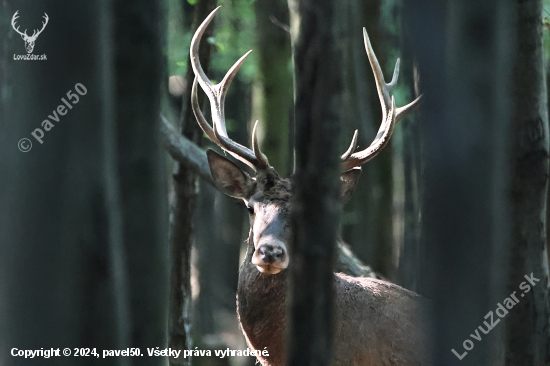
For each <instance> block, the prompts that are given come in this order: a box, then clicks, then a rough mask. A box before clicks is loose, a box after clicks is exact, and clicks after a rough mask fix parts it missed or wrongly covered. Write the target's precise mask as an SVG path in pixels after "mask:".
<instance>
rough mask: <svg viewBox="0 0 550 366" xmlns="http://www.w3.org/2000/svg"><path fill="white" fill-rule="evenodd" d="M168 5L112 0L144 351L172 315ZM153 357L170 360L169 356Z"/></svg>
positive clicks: (134, 327)
mask: <svg viewBox="0 0 550 366" xmlns="http://www.w3.org/2000/svg"><path fill="white" fill-rule="evenodd" d="M162 11H163V7H162V5H161V1H159V0H139V1H133V2H113V14H114V16H113V21H114V25H113V27H114V35H113V38H112V39H113V54H114V72H115V75H114V81H115V85H116V89H115V93H114V96H115V114H114V115H115V117H116V144H117V146H116V152H117V155H118V161H117V162H116V163H117V164H118V179H119V182H118V184H119V190H120V206H121V215H122V218H121V222H122V231H123V237H122V239H123V245H124V250H125V251H126V253H127V258H128V261H127V263H128V279H129V280H128V283H129V292H130V299H129V303H130V307H131V328H130V345H131V347H140V348H141V349H142V350H145V348H146V347H156V346H157V345H164V344H166V317H167V315H168V307H167V300H168V286H167V284H168V265H167V263H166V258H167V255H168V251H167V240H166V232H167V225H166V222H167V217H166V216H167V215H165V212H166V211H167V207H166V206H165V205H164V204H163V203H164V202H165V200H166V192H165V190H164V189H163V188H164V186H165V183H164V181H163V179H161V177H163V176H164V169H163V164H162V161H163V160H162V158H161V155H160V151H161V150H160V149H159V145H160V139H159V133H158V131H159V113H160V99H161V81H162V80H165V78H166V75H165V72H164V58H163V56H162V52H163V49H164V47H163V46H164V32H163V30H164V26H163V24H164V17H163V14H162ZM132 361H133V364H134V365H137V364H151V361H152V360H150V359H147V358H145V357H135V358H134V359H133V360H132ZM153 362H154V363H156V364H164V360H163V359H157V360H156V361H153Z"/></svg>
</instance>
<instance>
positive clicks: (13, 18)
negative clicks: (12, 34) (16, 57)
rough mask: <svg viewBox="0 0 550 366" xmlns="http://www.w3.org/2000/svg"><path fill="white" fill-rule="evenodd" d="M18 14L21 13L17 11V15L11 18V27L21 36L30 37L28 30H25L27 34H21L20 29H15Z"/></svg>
mask: <svg viewBox="0 0 550 366" xmlns="http://www.w3.org/2000/svg"><path fill="white" fill-rule="evenodd" d="M17 13H19V10H17V11H16V12H15V14H13V17H12V18H11V27H12V28H13V30H14V31H16V32H17V33H19V34H20V35H21V36H25V37H28V35H27V30H26V29H25V32H21V31H19V27H17V28H16V27H15V20H16V19H17V18H19V15H18V14H17Z"/></svg>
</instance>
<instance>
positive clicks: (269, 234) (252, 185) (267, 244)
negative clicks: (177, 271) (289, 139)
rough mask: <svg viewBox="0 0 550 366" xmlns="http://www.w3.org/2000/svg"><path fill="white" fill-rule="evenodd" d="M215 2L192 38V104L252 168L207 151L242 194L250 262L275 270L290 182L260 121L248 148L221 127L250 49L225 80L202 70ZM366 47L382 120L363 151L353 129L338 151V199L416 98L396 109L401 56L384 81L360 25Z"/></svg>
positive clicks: (229, 185) (227, 187) (222, 183)
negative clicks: (272, 159)
mask: <svg viewBox="0 0 550 366" xmlns="http://www.w3.org/2000/svg"><path fill="white" fill-rule="evenodd" d="M218 9H219V7H218V8H216V9H215V10H214V11H212V12H211V13H210V15H209V16H208V17H207V18H206V19H205V20H204V21H203V23H202V24H201V25H200V27H199V28H198V29H197V31H196V33H195V35H194V36H193V39H192V40H191V50H190V56H191V65H192V67H193V71H194V72H195V80H194V82H193V88H192V92H191V105H192V108H193V112H194V114H195V117H196V118H197V121H198V123H199V125H200V127H201V128H202V130H203V131H204V133H206V135H207V136H208V137H209V138H210V139H211V140H212V141H214V143H216V144H217V145H218V146H219V147H221V148H222V149H223V150H225V151H226V152H228V153H229V154H230V155H232V156H233V157H234V158H236V159H237V160H240V161H241V162H243V163H244V164H246V165H248V166H249V167H250V168H252V169H253V170H254V171H255V176H254V177H252V176H250V175H249V174H248V173H246V172H245V171H243V170H242V169H241V168H239V167H238V166H237V165H236V164H235V163H233V162H232V161H230V160H229V159H227V158H225V157H223V156H221V155H219V154H218V153H216V152H214V151H213V150H209V151H208V152H207V156H208V163H209V165H210V170H211V173H212V178H213V180H214V182H215V184H216V185H217V186H218V188H219V189H220V190H221V191H222V192H223V193H225V194H227V195H229V196H231V197H234V198H238V199H241V200H242V201H243V202H244V204H245V205H246V207H247V209H248V212H249V213H250V230H251V235H250V238H249V240H251V241H252V242H253V243H249V245H250V244H253V249H254V252H253V254H252V258H251V261H252V263H253V264H254V265H255V266H256V267H257V269H258V270H259V271H260V272H262V273H265V274H277V273H279V272H280V271H282V270H283V269H285V268H287V266H288V264H289V258H288V248H287V243H288V240H289V234H290V233H289V227H290V222H289V221H290V220H289V213H290V204H291V183H290V181H289V180H288V179H284V178H281V177H280V176H279V174H277V172H276V171H275V169H273V167H272V166H270V165H269V162H268V159H267V157H266V156H265V155H264V154H263V153H262V152H261V151H260V147H259V145H258V137H257V126H258V122H257V121H256V124H255V125H254V129H253V131H252V149H249V148H247V147H245V146H242V145H240V144H239V143H237V142H235V141H233V140H231V139H230V138H229V137H228V135H227V129H226V126H225V109H224V107H225V96H226V94H227V91H228V89H229V85H230V84H231V81H232V80H233V78H234V77H235V74H236V73H237V71H238V70H239V68H240V67H241V65H242V64H243V62H244V60H245V59H246V57H247V56H248V55H249V54H250V52H252V51H248V52H247V53H246V54H245V55H244V56H242V57H241V58H240V59H239V60H238V61H237V62H235V64H234V65H233V66H232V67H231V68H230V69H229V71H228V72H227V74H226V75H225V77H224V78H223V80H222V81H221V82H220V83H219V84H216V85H214V84H213V83H212V82H211V81H210V80H209V79H208V77H207V76H206V74H205V73H204V71H203V69H202V67H201V63H200V61H199V57H198V55H199V52H198V51H199V43H200V40H201V37H202V35H203V33H204V31H205V29H206V27H207V26H208V25H209V24H210V22H211V20H212V18H213V17H214V15H215V14H216V12H217V11H218ZM363 35H364V40H365V48H366V50H367V55H368V58H369V61H370V64H371V67H372V69H373V72H374V76H375V79H376V87H377V90H378V95H379V97H380V102H381V104H382V112H383V119H382V124H381V126H380V129H379V130H378V134H377V135H376V138H375V139H374V141H373V142H372V143H371V144H370V145H369V146H368V147H367V148H366V149H364V150H362V151H357V152H355V149H356V147H357V131H355V133H354V135H353V138H352V141H351V144H350V147H349V148H348V150H347V151H346V152H345V153H344V154H343V155H342V156H341V170H342V174H341V183H342V185H341V194H340V197H341V201H342V203H344V202H346V201H347V200H348V199H349V198H350V197H351V195H352V193H353V191H354V189H355V185H356V183H357V180H358V178H359V174H360V172H361V165H362V164H364V163H366V162H367V161H369V160H371V159H372V158H374V157H375V156H376V155H377V154H378V153H379V152H380V151H381V150H382V149H383V148H384V147H385V146H386V145H387V144H388V142H389V139H390V137H391V135H392V133H393V130H394V127H395V124H396V123H397V122H398V121H399V120H401V119H402V118H403V117H404V116H406V115H407V114H409V113H410V112H412V111H413V110H414V109H415V108H416V106H417V105H418V102H419V100H420V97H418V98H417V99H416V100H415V101H413V102H411V103H409V104H408V105H406V106H404V107H401V108H396V107H395V102H394V99H393V96H392V97H391V98H390V94H389V93H390V91H391V89H392V88H393V87H394V86H395V85H396V83H397V77H398V74H399V59H398V60H397V63H396V65H395V71H394V74H393V78H392V81H391V82H390V83H389V84H388V83H386V82H385V81H384V76H383V74H382V70H381V68H380V65H379V63H378V60H377V59H376V56H375V54H374V51H373V50H372V47H371V44H370V40H369V38H368V35H367V32H366V30H365V29H363ZM197 84H199V85H200V86H201V88H202V90H203V91H204V92H205V94H206V95H207V97H208V99H209V101H210V106H211V112H212V113H211V114H212V122H213V124H212V126H211V125H210V124H209V123H208V122H207V121H206V118H205V117H204V115H203V113H202V111H201V110H200V106H199V102H198V94H197V92H198V90H197Z"/></svg>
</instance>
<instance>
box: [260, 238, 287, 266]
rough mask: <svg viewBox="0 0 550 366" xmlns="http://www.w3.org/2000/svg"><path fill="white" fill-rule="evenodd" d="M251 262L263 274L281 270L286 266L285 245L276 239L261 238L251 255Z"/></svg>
mask: <svg viewBox="0 0 550 366" xmlns="http://www.w3.org/2000/svg"><path fill="white" fill-rule="evenodd" d="M252 264H254V265H255V266H256V268H258V270H259V271H260V272H262V273H265V274H277V273H279V272H281V271H282V270H283V269H285V268H286V267H288V252H287V249H286V245H285V244H284V243H283V242H281V241H280V240H277V239H273V238H262V240H261V241H260V243H259V244H258V246H257V247H256V250H255V251H254V255H253V256H252Z"/></svg>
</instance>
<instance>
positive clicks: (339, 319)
mask: <svg viewBox="0 0 550 366" xmlns="http://www.w3.org/2000/svg"><path fill="white" fill-rule="evenodd" d="M275 174H276V173H275ZM263 187H266V189H265V190H263V189H262V188H263ZM253 197H254V200H256V201H258V202H261V203H263V207H274V206H275V207H276V210H277V212H285V213H286V212H287V211H288V210H289V205H290V182H289V181H288V180H286V179H281V178H279V177H278V176H267V177H266V176H261V177H259V178H258V180H257V185H256V193H255V194H254V195H253ZM258 216H261V213H258ZM256 219H261V218H260V217H257V218H256ZM253 224H254V218H251V230H250V237H249V239H248V252H247V256H246V259H245V261H244V263H243V264H242V266H241V268H240V271H239V284H238V291H237V312H238V316H239V320H240V323H241V328H242V330H243V333H244V334H245V337H246V340H247V342H248V344H249V346H250V347H251V348H253V349H256V350H264V349H267V351H268V352H269V357H258V359H259V361H260V363H261V364H262V365H263V366H283V365H284V360H285V349H284V348H285V344H284V342H285V341H284V339H285V322H286V321H285V319H286V305H285V298H286V284H287V276H286V272H287V271H286V270H283V271H282V272H280V273H278V274H275V275H269V274H263V273H260V272H259V271H258V269H257V268H256V266H254V265H253V264H252V263H251V258H252V255H253V254H254V250H255V247H254V238H255V236H256V237H257V236H258V233H254V232H253V227H254V225H253ZM290 265H292V259H291V261H290ZM334 284H335V303H334V307H335V309H334V311H335V328H334V347H333V355H334V356H333V358H332V361H331V365H332V366H386V365H388V366H389V365H404V366H409V365H410V366H417V365H426V364H427V361H426V359H425V356H424V355H425V354H426V349H425V345H426V343H425V342H424V339H423V336H422V326H421V325H422V324H423V322H422V321H421V319H420V316H421V311H422V306H423V305H422V303H423V302H424V301H423V300H422V298H421V297H420V296H419V295H417V294H415V293H414V292H411V291H408V290H406V289H404V288H402V287H400V286H397V285H395V284H392V283H389V282H386V281H382V280H378V279H374V278H364V277H351V276H347V275H345V274H342V273H335V275H334Z"/></svg>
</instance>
